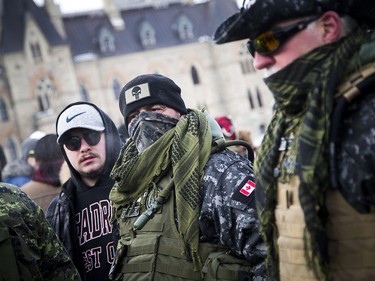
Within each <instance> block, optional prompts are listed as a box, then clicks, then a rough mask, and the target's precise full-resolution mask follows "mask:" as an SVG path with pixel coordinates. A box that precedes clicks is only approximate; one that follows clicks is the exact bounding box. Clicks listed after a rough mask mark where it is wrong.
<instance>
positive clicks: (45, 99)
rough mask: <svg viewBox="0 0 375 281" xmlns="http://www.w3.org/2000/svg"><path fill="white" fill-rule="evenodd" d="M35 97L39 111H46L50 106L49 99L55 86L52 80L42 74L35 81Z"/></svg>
mask: <svg viewBox="0 0 375 281" xmlns="http://www.w3.org/2000/svg"><path fill="white" fill-rule="evenodd" d="M35 93H36V98H37V100H38V105H39V111H46V110H48V109H50V108H51V100H52V97H53V94H54V93H55V86H54V83H53V82H52V80H51V79H50V78H48V77H45V76H42V77H40V78H39V80H38V81H37V83H36V88H35Z"/></svg>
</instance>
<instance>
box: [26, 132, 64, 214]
mask: <svg viewBox="0 0 375 281" xmlns="http://www.w3.org/2000/svg"><path fill="white" fill-rule="evenodd" d="M34 157H35V169H34V172H33V174H32V175H31V181H29V182H28V183H26V184H24V185H23V186H21V190H23V191H24V192H26V193H27V195H29V197H30V198H31V199H33V200H34V201H35V203H37V204H38V205H39V206H40V207H41V208H42V209H43V211H44V212H46V210H47V207H48V205H49V204H50V202H51V201H52V199H53V198H55V197H56V196H57V195H58V194H59V193H60V191H61V182H60V177H59V173H60V169H61V165H62V164H63V162H64V158H63V156H62V154H61V151H60V147H59V145H58V143H57V136H56V134H48V135H46V136H44V137H42V138H41V139H40V140H39V141H38V142H37V143H36V146H35V149H34Z"/></svg>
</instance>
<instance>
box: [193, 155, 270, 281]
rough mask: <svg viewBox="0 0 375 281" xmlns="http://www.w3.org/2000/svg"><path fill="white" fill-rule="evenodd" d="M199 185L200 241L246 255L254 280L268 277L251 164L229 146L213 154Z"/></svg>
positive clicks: (235, 253)
mask: <svg viewBox="0 0 375 281" xmlns="http://www.w3.org/2000/svg"><path fill="white" fill-rule="evenodd" d="M204 173H205V175H204V178H203V183H202V187H201V198H202V208H201V212H200V218H199V225H200V233H201V237H200V241H201V242H210V243H217V244H222V245H225V246H226V247H228V248H229V249H230V251H231V252H232V253H233V254H234V255H236V256H238V257H242V258H245V259H246V260H247V261H248V262H249V263H250V264H251V265H252V269H253V274H254V278H258V279H256V280H267V278H266V276H265V271H264V266H263V265H264V264H263V262H264V258H265V255H266V252H265V246H264V243H263V242H262V239H261V236H260V234H259V231H258V216H257V212H256V207H255V198H254V196H255V192H253V191H254V188H255V184H254V174H253V167H252V164H251V163H250V162H249V161H247V160H244V158H243V157H242V156H241V155H240V154H237V153H235V152H233V151H230V150H229V149H225V150H224V151H222V152H220V153H215V154H212V155H211V157H210V159H209V160H208V162H207V164H206V167H205V171H204Z"/></svg>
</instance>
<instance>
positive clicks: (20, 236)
mask: <svg viewBox="0 0 375 281" xmlns="http://www.w3.org/2000/svg"><path fill="white" fill-rule="evenodd" d="M0 194H1V195H0V225H1V228H0V229H1V237H2V239H4V241H5V240H9V241H11V243H9V247H8V248H7V249H6V248H4V247H3V245H4V241H1V242H2V243H0V251H1V254H0V256H1V258H0V259H1V262H0V264H1V266H0V276H1V278H5V279H4V280H55V281H57V280H81V279H80V277H79V274H78V271H77V270H76V268H75V267H74V265H73V263H72V261H71V260H70V258H69V256H68V254H67V252H66V251H65V249H64V247H63V246H62V244H61V243H60V241H59V239H58V238H57V236H56V235H55V233H54V231H53V230H52V228H51V226H50V225H49V223H48V222H47V220H46V219H45V217H44V213H43V211H42V210H41V209H40V207H38V206H37V205H36V204H35V203H34V202H33V201H32V200H31V199H30V198H29V197H27V195H26V194H25V193H24V192H23V191H21V190H20V189H19V188H17V187H15V186H12V185H8V184H3V183H2V184H1V185H0ZM6 237H9V238H10V239H7V238H6ZM9 252H13V255H11V256H12V257H10V255H9ZM5 253H8V254H5ZM12 258H13V260H15V263H13V264H11V263H10V260H11V259H12ZM6 264H8V265H9V267H8V268H6V267H5V266H4V265H6ZM15 264H16V265H15ZM16 268H18V270H17V269H16ZM16 271H18V272H16ZM14 278H15V279H14Z"/></svg>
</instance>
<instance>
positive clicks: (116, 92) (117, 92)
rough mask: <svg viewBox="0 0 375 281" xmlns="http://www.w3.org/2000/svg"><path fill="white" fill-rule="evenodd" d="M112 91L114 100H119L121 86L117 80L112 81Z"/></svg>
mask: <svg viewBox="0 0 375 281" xmlns="http://www.w3.org/2000/svg"><path fill="white" fill-rule="evenodd" d="M112 89H113V93H114V95H115V99H116V100H118V99H119V98H120V91H121V86H120V82H119V81H118V80H117V79H113V81H112Z"/></svg>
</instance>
